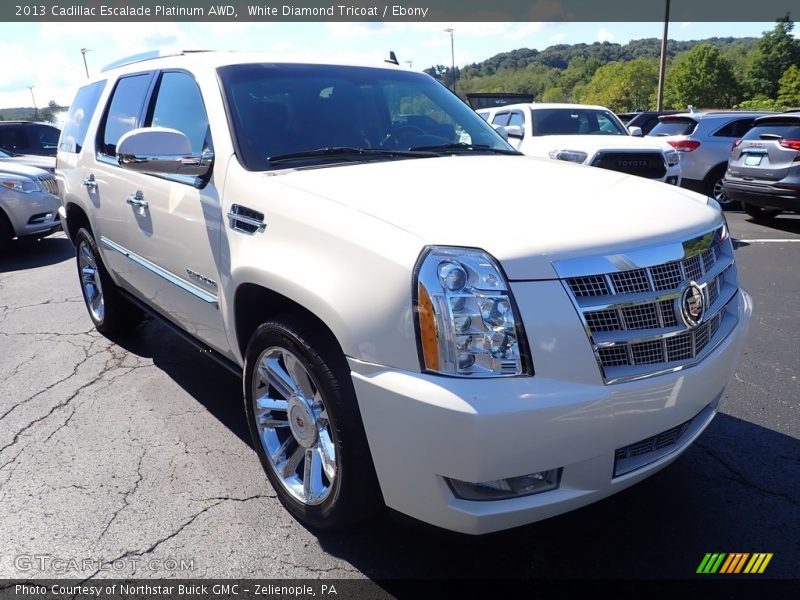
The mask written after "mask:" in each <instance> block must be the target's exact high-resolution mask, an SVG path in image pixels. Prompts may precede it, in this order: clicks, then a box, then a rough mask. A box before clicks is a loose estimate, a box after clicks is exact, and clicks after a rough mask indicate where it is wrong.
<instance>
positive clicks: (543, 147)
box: [522, 135, 672, 157]
mask: <svg viewBox="0 0 800 600" xmlns="http://www.w3.org/2000/svg"><path fill="white" fill-rule="evenodd" d="M522 150H523V151H524V152H525V153H526V154H531V155H535V156H543V157H546V156H547V153H548V152H550V151H552V150H581V151H583V152H586V153H588V154H589V157H591V156H592V155H593V154H595V153H597V152H598V151H600V150H634V151H636V150H658V151H660V152H664V151H669V150H672V147H671V146H670V145H669V144H667V143H666V142H664V141H662V140H658V139H656V138H649V139H648V138H640V137H633V136H630V135H541V136H534V137H530V138H527V139H526V140H525V143H524V144H523V148H522ZM534 153H535V154H534Z"/></svg>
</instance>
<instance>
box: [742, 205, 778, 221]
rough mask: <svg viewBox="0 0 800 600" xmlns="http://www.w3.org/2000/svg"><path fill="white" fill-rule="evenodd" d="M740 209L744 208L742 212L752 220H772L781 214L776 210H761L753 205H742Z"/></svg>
mask: <svg viewBox="0 0 800 600" xmlns="http://www.w3.org/2000/svg"><path fill="white" fill-rule="evenodd" d="M742 207H743V208H744V212H746V213H747V214H748V215H750V216H751V217H753V218H754V219H774V218H775V217H777V216H778V215H779V214H781V212H782V211H780V210H778V209H776V208H762V207H760V206H756V205H755V204H745V203H742Z"/></svg>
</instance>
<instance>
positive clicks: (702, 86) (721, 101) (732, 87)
mask: <svg viewBox="0 0 800 600" xmlns="http://www.w3.org/2000/svg"><path fill="white" fill-rule="evenodd" d="M737 90H738V85H737V83H736V79H735V77H734V75H733V70H732V69H731V66H730V63H728V61H727V60H725V59H724V58H723V57H722V56H721V55H720V52H719V50H718V49H717V48H715V47H714V46H712V45H710V44H699V45H697V46H695V47H694V48H692V49H691V50H689V51H688V52H686V53H684V54H681V55H680V56H678V57H677V58H676V59H675V61H674V62H673V63H672V65H671V66H670V68H669V69H668V71H667V80H666V84H665V97H666V104H667V105H668V106H670V107H672V108H686V106H688V105H689V104H691V105H692V106H697V107H701V108H728V107H730V106H732V105H733V104H735V103H736V101H738V100H739V93H738V91H737Z"/></svg>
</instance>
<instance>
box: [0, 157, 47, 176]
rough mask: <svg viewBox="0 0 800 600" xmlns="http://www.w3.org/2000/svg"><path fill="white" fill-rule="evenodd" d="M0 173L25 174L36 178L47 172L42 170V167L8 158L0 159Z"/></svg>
mask: <svg viewBox="0 0 800 600" xmlns="http://www.w3.org/2000/svg"><path fill="white" fill-rule="evenodd" d="M0 173H12V174H13V175H25V176H26V177H33V178H34V179H35V178H38V177H39V176H40V175H46V174H47V172H46V171H43V170H42V169H39V168H36V167H32V166H30V165H26V164H23V163H20V162H16V161H12V160H8V159H2V160H0Z"/></svg>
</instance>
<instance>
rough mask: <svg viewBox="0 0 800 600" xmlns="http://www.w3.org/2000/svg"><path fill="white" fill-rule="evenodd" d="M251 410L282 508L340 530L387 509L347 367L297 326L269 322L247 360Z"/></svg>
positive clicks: (323, 341) (316, 336)
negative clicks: (380, 506)
mask: <svg viewBox="0 0 800 600" xmlns="http://www.w3.org/2000/svg"><path fill="white" fill-rule="evenodd" d="M244 388H245V389H244V392H245V411H246V413H247V420H248V424H249V427H250V433H251V435H252V438H253V442H254V446H255V449H256V452H257V453H258V457H259V459H260V460H261V464H262V466H263V467H264V470H265V471H266V474H267V478H268V479H269V481H270V483H271V484H272V487H273V488H275V491H276V492H277V494H278V498H279V500H280V501H281V503H282V504H283V505H284V506H285V507H286V508H287V510H289V512H290V513H291V514H292V515H293V516H294V517H295V518H296V519H298V520H299V521H301V522H302V523H304V524H305V525H307V526H309V527H313V528H317V529H339V528H342V527H346V526H348V525H351V524H352V523H354V522H355V521H358V520H361V519H363V518H364V517H365V516H367V515H369V514H370V513H372V512H374V510H375V509H376V508H377V507H378V506H379V505H380V502H379V500H380V493H379V491H378V485H377V479H376V477H375V473H374V468H373V466H372V460H371V458H370V453H369V448H368V446H367V441H366V436H365V434H364V429H363V425H362V423H361V415H360V413H359V410H358V405H357V402H356V397H355V391H354V389H353V384H352V381H351V379H350V372H349V369H348V367H347V362H346V360H345V358H344V356H343V355H342V353H341V350H340V349H339V348H338V346H337V345H336V344H335V343H333V342H332V341H331V340H329V339H327V337H326V336H324V335H321V334H320V333H319V332H317V331H314V330H313V329H310V328H304V327H299V326H297V325H295V324H293V323H292V322H291V321H290V320H276V321H270V322H267V323H264V324H263V325H261V326H260V327H259V328H258V329H257V330H256V332H255V334H254V335H253V337H252V339H251V341H250V344H249V345H248V348H247V352H246V356H245V377H244Z"/></svg>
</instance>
